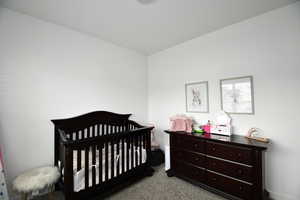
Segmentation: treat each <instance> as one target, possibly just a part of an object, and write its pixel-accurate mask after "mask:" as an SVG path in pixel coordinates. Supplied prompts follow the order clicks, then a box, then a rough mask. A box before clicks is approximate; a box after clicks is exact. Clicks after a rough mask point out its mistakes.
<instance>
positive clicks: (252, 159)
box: [165, 131, 268, 200]
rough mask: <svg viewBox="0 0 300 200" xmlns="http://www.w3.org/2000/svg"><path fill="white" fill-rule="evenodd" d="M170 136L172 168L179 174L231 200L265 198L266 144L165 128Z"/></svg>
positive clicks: (258, 199) (236, 137) (172, 172)
mask: <svg viewBox="0 0 300 200" xmlns="http://www.w3.org/2000/svg"><path fill="white" fill-rule="evenodd" d="M165 132H166V133H168V134H169V136H170V159H171V168H170V169H169V170H168V171H167V174H168V176H169V177H171V176H176V177H179V178H182V179H185V180H187V181H190V182H192V183H194V184H197V185H199V186H201V187H202V188H204V189H207V190H209V191H211V192H214V193H217V194H219V195H221V196H223V197H225V198H227V199H232V200H239V199H244V200H264V199H268V193H267V192H266V190H265V186H264V171H265V169H264V154H265V150H267V146H268V145H267V144H265V143H262V142H258V141H254V140H249V139H247V138H245V137H243V136H238V135H233V136H231V137H227V136H218V135H213V134H205V135H199V134H197V133H195V134H193V133H185V132H171V131H165Z"/></svg>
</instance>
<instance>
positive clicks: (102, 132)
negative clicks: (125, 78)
mask: <svg viewBox="0 0 300 200" xmlns="http://www.w3.org/2000/svg"><path fill="white" fill-rule="evenodd" d="M101 135H104V124H102V125H101Z"/></svg>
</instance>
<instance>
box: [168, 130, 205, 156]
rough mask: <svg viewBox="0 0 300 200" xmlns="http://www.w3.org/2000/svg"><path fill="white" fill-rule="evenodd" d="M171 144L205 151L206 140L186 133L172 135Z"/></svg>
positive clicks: (200, 151)
mask: <svg viewBox="0 0 300 200" xmlns="http://www.w3.org/2000/svg"><path fill="white" fill-rule="evenodd" d="M171 146H172V147H174V148H181V149H187V150H190V151H195V152H199V153H205V141H204V140H200V139H198V138H193V137H189V136H186V135H179V134H173V135H171Z"/></svg>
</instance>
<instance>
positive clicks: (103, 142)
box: [55, 120, 152, 199]
mask: <svg viewBox="0 0 300 200" xmlns="http://www.w3.org/2000/svg"><path fill="white" fill-rule="evenodd" d="M75 127H76V126H75ZM75 127H74V128H70V127H68V128H67V129H65V130H64V129H63V128H59V127H58V126H56V127H55V133H56V134H55V135H56V139H55V140H56V142H58V144H59V145H57V144H56V145H55V146H56V148H58V150H57V149H56V150H55V155H56V156H55V164H56V165H57V166H59V168H60V170H61V173H62V174H63V176H62V178H61V183H62V185H63V187H64V191H65V195H66V198H67V199H69V198H70V199H76V198H79V197H84V196H88V195H89V194H90V193H91V192H93V193H94V192H95V190H98V191H99V192H103V191H105V190H106V189H107V188H111V187H113V186H114V185H117V184H118V183H121V182H122V181H123V180H124V179H127V178H128V177H130V176H131V175H134V172H137V171H140V172H143V170H144V172H145V169H146V168H148V167H150V159H151V158H150V157H151V130H152V127H143V126H141V125H139V124H137V123H136V122H134V121H130V120H127V121H123V123H121V124H120V123H113V122H111V123H98V124H93V125H90V126H88V127H87V128H84V127H80V128H75ZM143 149H145V150H146V160H145V161H144V162H143ZM116 157H117V161H116ZM74 158H75V162H74ZM82 163H83V164H82ZM74 170H75V171H76V172H77V173H79V172H80V175H83V176H84V189H82V188H79V189H78V191H76V187H75V188H74V179H75V178H74Z"/></svg>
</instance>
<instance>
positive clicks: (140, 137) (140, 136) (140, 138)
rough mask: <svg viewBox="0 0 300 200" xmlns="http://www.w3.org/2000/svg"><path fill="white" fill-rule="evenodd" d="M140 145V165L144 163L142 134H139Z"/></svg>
mask: <svg viewBox="0 0 300 200" xmlns="http://www.w3.org/2000/svg"><path fill="white" fill-rule="evenodd" d="M139 147H140V159H139V165H141V164H142V153H143V152H142V148H143V147H142V134H141V135H139Z"/></svg>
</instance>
